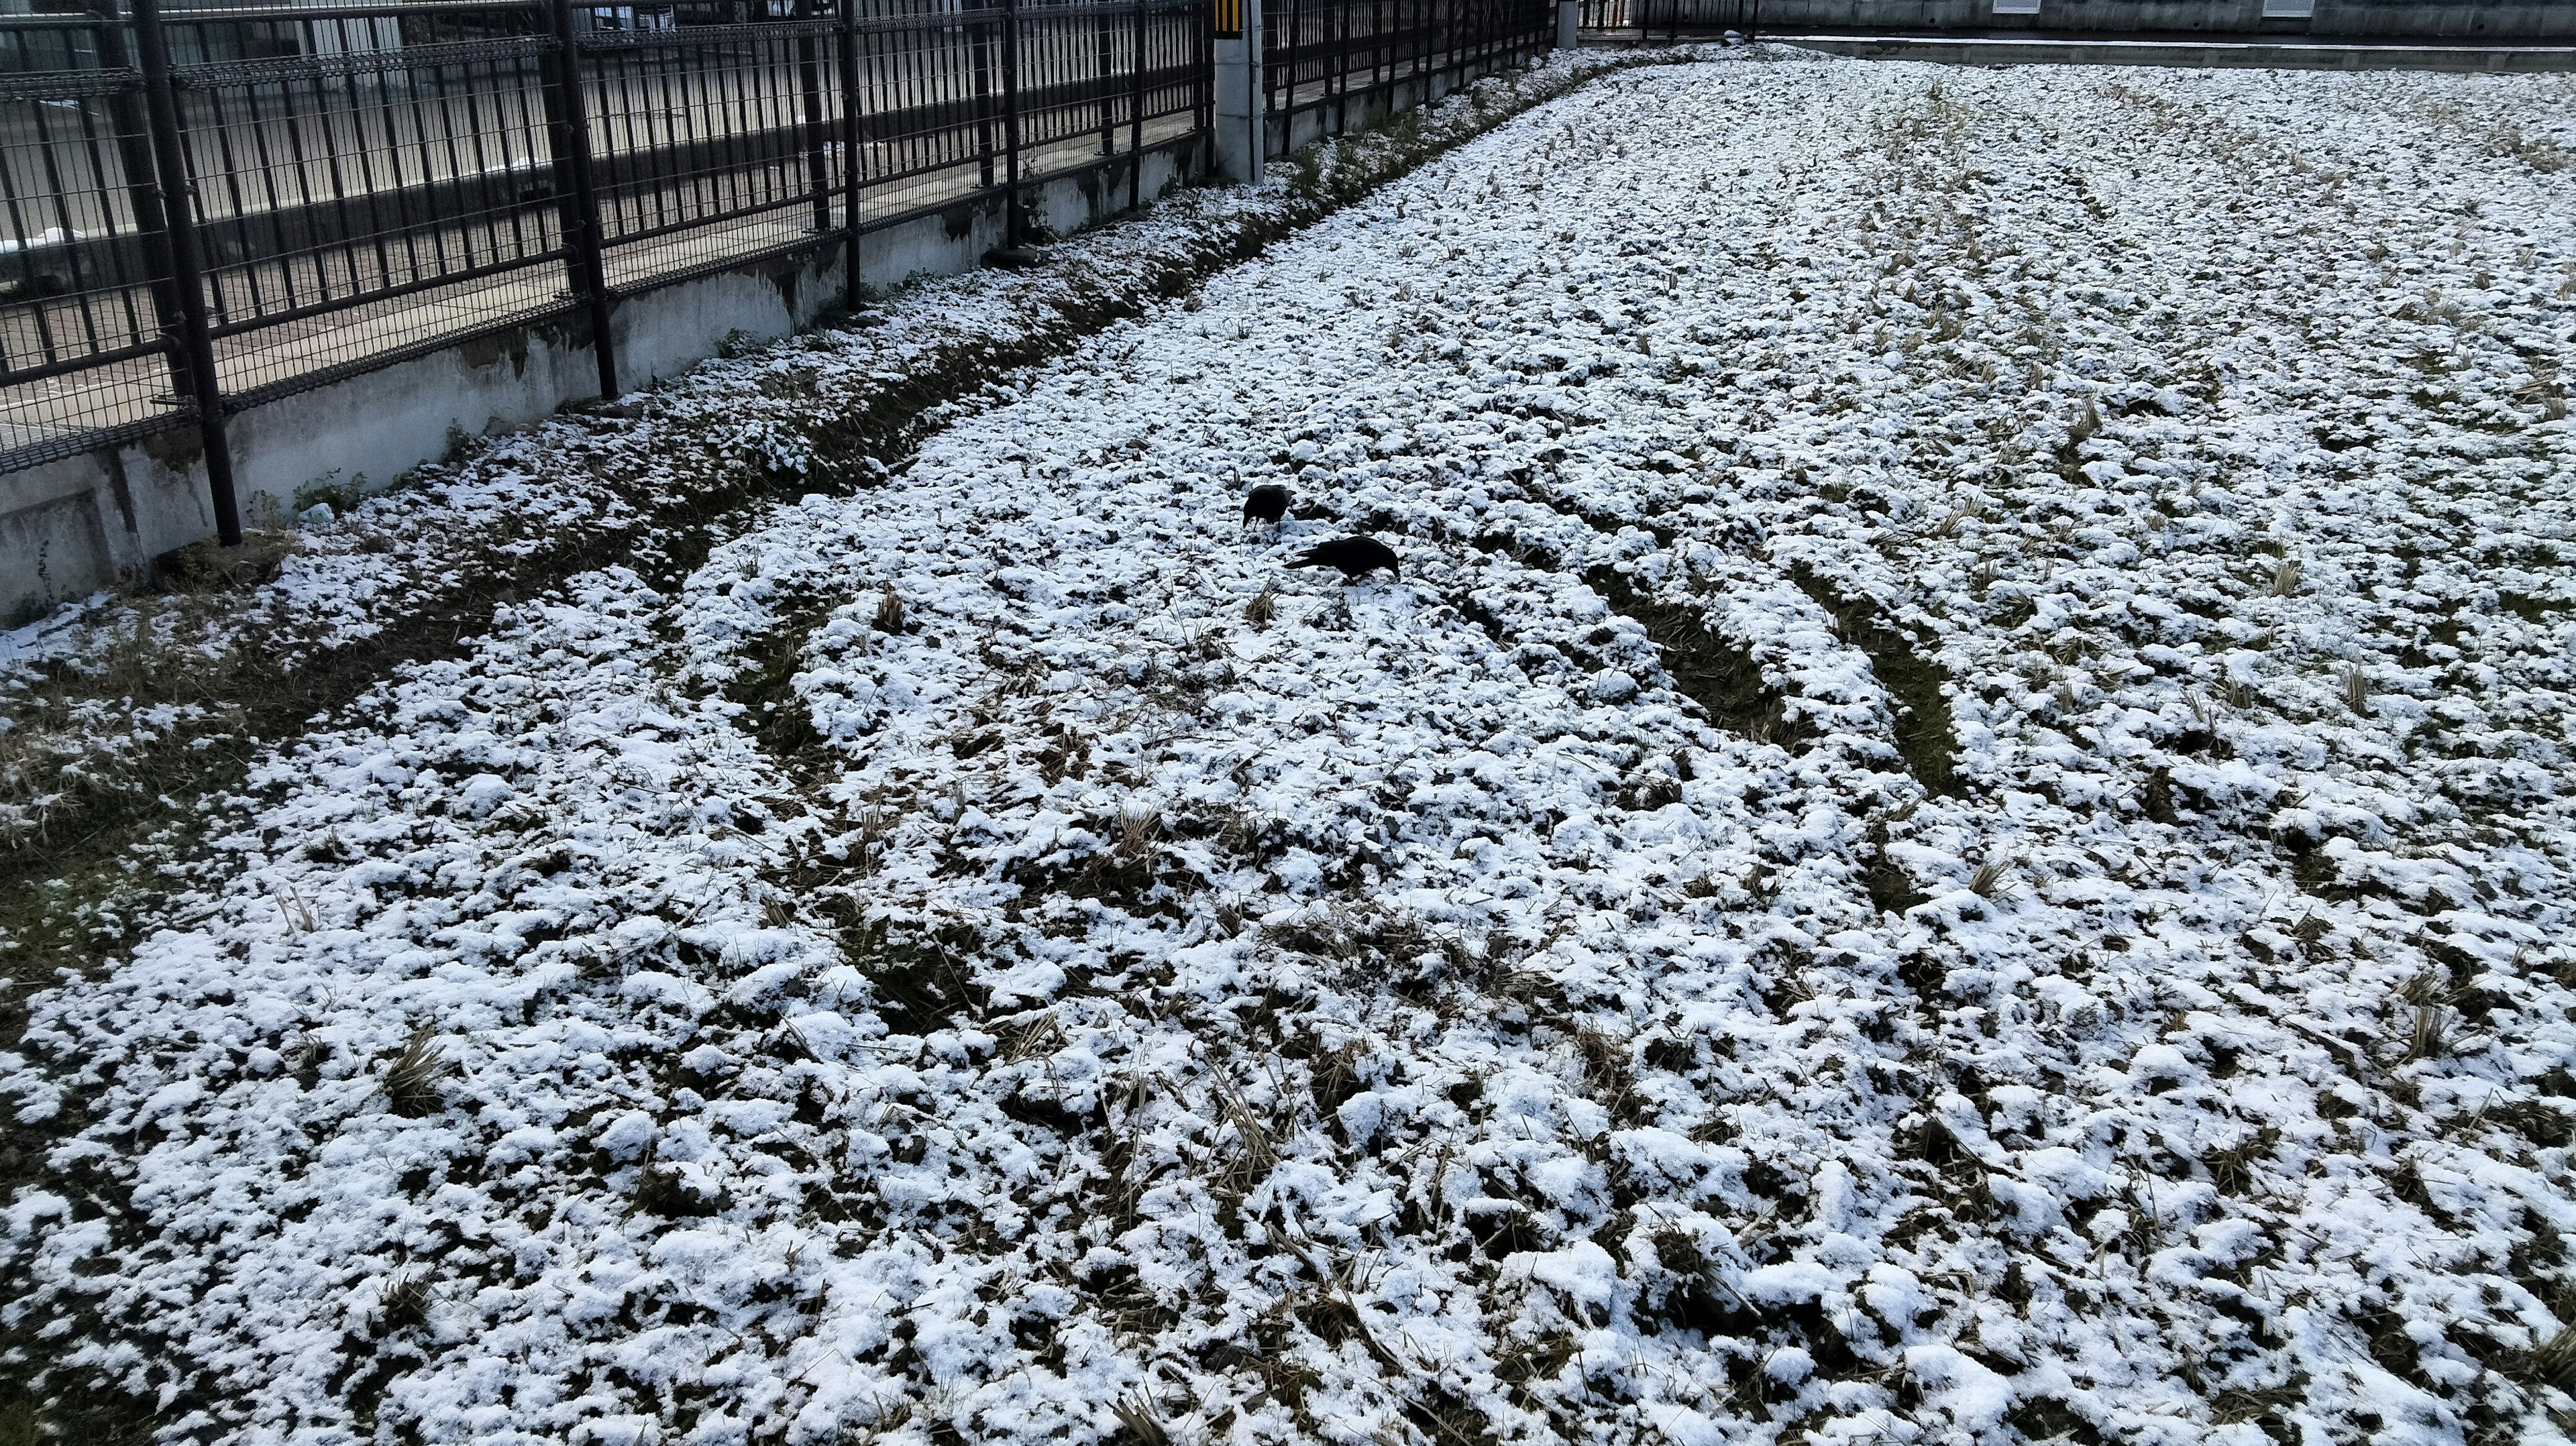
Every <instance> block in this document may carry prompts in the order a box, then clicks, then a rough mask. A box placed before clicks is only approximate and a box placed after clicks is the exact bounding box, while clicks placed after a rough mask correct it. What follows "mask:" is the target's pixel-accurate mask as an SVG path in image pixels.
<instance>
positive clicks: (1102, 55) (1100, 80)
mask: <svg viewBox="0 0 2576 1446" xmlns="http://www.w3.org/2000/svg"><path fill="white" fill-rule="evenodd" d="M1139 3H1140V4H1141V3H1142V0H1139ZM1114 40H1115V36H1114V35H1113V33H1112V32H1111V30H1110V17H1109V9H1108V7H1107V6H1101V7H1100V8H1099V9H1097V10H1096V11H1094V12H1093V14H1092V17H1091V93H1092V95H1093V96H1095V97H1097V98H1098V119H1099V121H1100V153H1101V154H1102V155H1104V156H1114V155H1116V154H1118V91H1117V89H1116V87H1114V86H1112V85H1111V84H1110V83H1109V82H1110V80H1111V78H1112V77H1113V76H1115V75H1116V74H1117V67H1116V66H1114V65H1112V64H1111V63H1110V55H1111V46H1112V44H1113V43H1114Z"/></svg>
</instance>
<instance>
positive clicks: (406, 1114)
mask: <svg viewBox="0 0 2576 1446" xmlns="http://www.w3.org/2000/svg"><path fill="white" fill-rule="evenodd" d="M448 1069H449V1065H448V1060H447V1055H446V1052H445V1051H443V1050H441V1049H440V1048H439V1046H438V1042H437V1038H436V1036H435V1034H433V1032H432V1031H431V1029H430V1026H428V1025H426V1024H423V1025H422V1026H420V1027H419V1028H418V1029H415V1030H413V1031H412V1032H411V1038H410V1039H408V1040H406V1041H405V1042H404V1043H403V1047H402V1053H400V1054H398V1055H395V1056H394V1062H393V1063H392V1064H389V1065H387V1066H385V1098H387V1099H388V1100H390V1101H392V1102H393V1111H394V1113H395V1114H397V1115H400V1116H402V1117H403V1118H404V1119H407V1120H417V1119H424V1118H427V1117H428V1116H430V1115H434V1114H436V1113H438V1112H439V1110H440V1109H441V1108H443V1107H444V1106H445V1105H446V1103H447V1095H446V1091H445V1089H444V1088H443V1085H444V1084H445V1082H446V1078H447V1074H448Z"/></svg>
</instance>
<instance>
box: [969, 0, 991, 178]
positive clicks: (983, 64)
mask: <svg viewBox="0 0 2576 1446" xmlns="http://www.w3.org/2000/svg"><path fill="white" fill-rule="evenodd" d="M985 8H986V7H985V6H984V5H982V4H977V5H976V6H975V7H974V9H975V10H976V11H981V10H983V9H985ZM971 13H972V12H970V15H971ZM966 49H967V54H968V57H969V58H970V59H971V60H972V62H973V64H974V68H975V162H976V166H975V183H976V184H977V185H979V186H982V187H985V188H986V189H988V190H989V189H991V187H992V184H993V37H992V35H991V33H990V30H989V27H988V26H987V25H986V24H985V22H984V21H982V20H981V19H975V18H969V19H968V20H967V21H966Z"/></svg>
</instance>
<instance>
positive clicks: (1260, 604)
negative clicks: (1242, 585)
mask: <svg viewBox="0 0 2576 1446" xmlns="http://www.w3.org/2000/svg"><path fill="white" fill-rule="evenodd" d="M1278 616H1279V593H1278V591H1277V590H1276V589H1273V588H1266V587H1265V588H1263V589H1262V590H1261V591H1259V592H1257V593H1254V594H1253V595H1252V601H1250V602H1248V603H1245V604H1244V605H1243V620H1244V621H1245V622H1247V623H1250V624H1252V625H1253V626H1254V627H1256V628H1266V627H1268V626H1270V624H1271V621H1272V620H1273V619H1275V618H1277V617H1278Z"/></svg>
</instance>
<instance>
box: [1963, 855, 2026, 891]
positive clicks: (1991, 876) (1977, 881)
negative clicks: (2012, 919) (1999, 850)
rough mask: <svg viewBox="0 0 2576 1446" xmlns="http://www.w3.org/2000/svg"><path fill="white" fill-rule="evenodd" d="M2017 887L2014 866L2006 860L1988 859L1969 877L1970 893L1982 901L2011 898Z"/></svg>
mask: <svg viewBox="0 0 2576 1446" xmlns="http://www.w3.org/2000/svg"><path fill="white" fill-rule="evenodd" d="M2015 887H2017V886H2016V885H2015V884H2014V883H2013V882H2012V864H2011V862H2010V861H2008V860H2005V859H1988V860H1986V861H1985V862H1984V863H1981V864H1979V865H1977V869H1976V872H1975V873H1972V874H1970V875H1968V892H1969V893H1972V894H1974V895H1976V896H1977V897H1978V898H1980V899H2002V898H2009V897H2011V895H2012V893H2013V890H2014V889H2015Z"/></svg>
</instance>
